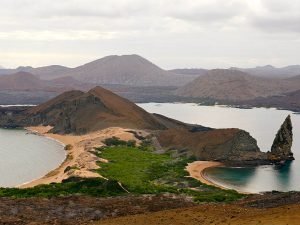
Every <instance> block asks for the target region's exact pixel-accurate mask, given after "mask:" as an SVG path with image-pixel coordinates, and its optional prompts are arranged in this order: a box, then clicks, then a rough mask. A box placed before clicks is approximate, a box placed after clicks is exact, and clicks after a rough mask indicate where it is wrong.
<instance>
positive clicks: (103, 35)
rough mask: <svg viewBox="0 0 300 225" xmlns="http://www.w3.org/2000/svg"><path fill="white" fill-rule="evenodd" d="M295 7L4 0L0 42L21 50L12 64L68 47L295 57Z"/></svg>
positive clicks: (163, 0)
mask: <svg viewBox="0 0 300 225" xmlns="http://www.w3.org/2000/svg"><path fill="white" fill-rule="evenodd" d="M299 8H300V2H299V0H288V1H283V0H251V1H245V0H159V1H153V0H101V1H100V0H63V1H61V0H1V1H0V50H1V54H2V55H1V56H2V57H4V58H5V55H7V56H10V52H12V51H13V52H14V54H15V55H16V54H17V52H18V51H19V53H20V57H9V60H10V61H11V62H10V63H9V65H16V66H17V65H20V64H24V63H23V62H22V61H21V60H22V59H24V55H26V54H28V55H30V57H33V58H36V60H35V59H33V60H31V61H30V62H36V63H35V65H36V64H37V63H40V62H41V61H40V60H39V59H38V58H37V57H38V56H40V55H41V54H45V57H42V58H43V63H45V62H46V61H47V58H48V59H49V64H52V62H51V60H53V59H54V58H55V57H53V56H55V55H59V54H61V55H67V56H68V57H63V58H60V59H66V60H65V62H66V63H68V64H69V65H72V66H73V65H78V62H79V61H80V60H82V62H83V63H85V62H87V61H88V60H84V59H83V57H79V56H80V55H82V56H84V57H87V58H89V59H90V58H98V57H102V56H105V55H107V54H131V53H137V54H141V55H144V56H146V57H147V56H149V57H150V59H154V61H155V62H158V64H160V63H159V60H161V61H162V62H163V64H164V65H166V67H169V68H172V67H177V66H185V67H188V66H189V65H188V64H189V62H190V64H191V65H193V66H194V67H197V63H198V64H199V66H200V67H214V66H212V65H215V66H216V67H219V66H225V65H230V66H234V65H235V62H236V63H237V64H242V62H244V64H245V65H247V66H250V65H249V63H253V64H254V63H259V62H261V64H264V63H266V64H269V62H267V61H268V60H269V61H271V62H276V63H278V64H279V63H280V62H281V63H282V64H283V63H287V62H289V61H290V62H291V63H293V64H295V63H296V64H297V60H296V59H297V58H298V59H299V58H300V53H298V52H297V51H296V49H297V47H300V46H299V35H298V34H299V32H300V27H299V26H300V25H299V24H300V23H299V22H298V21H300V11H299V10H298V9H299ZM278 43H280V46H278V45H279V44H278ZM279 49H280V51H279ZM47 55H48V56H47ZM70 55H74V58H73V59H72V57H69V56H70ZM278 55H280V57H279V56H278ZM271 57H273V59H272V58H271ZM220 59H221V60H220ZM226 59H227V60H226ZM247 59H249V60H247ZM250 59H251V60H250ZM253 59H257V60H256V61H255V60H253ZM72 60H73V63H72ZM280 60H281V61H280ZM2 61H3V60H2ZM26 62H27V61H26ZM0 63H1V64H3V63H2V62H1V58H0ZM5 63H7V61H6V62H5ZM202 63H203V64H204V65H202ZM61 64H64V62H61ZM183 64H185V65H183ZM164 65H162V66H164ZM4 66H6V64H4ZM238 66H241V65H238Z"/></svg>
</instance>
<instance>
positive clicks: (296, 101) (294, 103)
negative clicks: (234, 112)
mask: <svg viewBox="0 0 300 225" xmlns="http://www.w3.org/2000/svg"><path fill="white" fill-rule="evenodd" d="M241 104H244V105H248V106H254V107H274V108H279V109H288V110H291V111H295V112H300V87H299V90H297V91H293V92H288V93H284V94H281V95H275V96H270V97H266V98H256V99H253V100H250V101H246V102H241Z"/></svg>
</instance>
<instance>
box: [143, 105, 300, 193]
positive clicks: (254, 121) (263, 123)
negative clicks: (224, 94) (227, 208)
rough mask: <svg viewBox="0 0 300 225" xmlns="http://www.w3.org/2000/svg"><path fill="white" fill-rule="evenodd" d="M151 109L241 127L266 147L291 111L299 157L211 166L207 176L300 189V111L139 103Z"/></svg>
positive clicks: (243, 186) (242, 186)
mask: <svg viewBox="0 0 300 225" xmlns="http://www.w3.org/2000/svg"><path fill="white" fill-rule="evenodd" d="M139 106H141V107H142V108H144V109H145V110H147V111H148V112H153V113H160V114H163V115H165V116H168V117H171V118H174V119H178V120H181V121H184V122H187V123H196V124H201V125H203V126H208V127H213V128H232V127H233V128H241V129H244V130H246V131H248V132H250V134H251V135H252V136H253V137H254V138H255V139H256V140H257V143H258V146H259V147H260V149H261V150H262V151H268V150H270V148H271V145H272V142H273V140H274V138H275V134H276V133H277V131H278V129H279V127H280V125H281V124H282V122H283V121H284V119H285V118H286V116H287V115H288V114H291V119H292V123H293V128H294V129H293V133H294V142H293V147H292V151H293V152H294V156H295V158H296V160H295V161H293V162H291V163H289V164H287V165H285V166H280V167H279V166H273V165H268V166H258V167H255V168H224V167H222V168H210V169H208V170H206V176H208V177H209V179H212V180H213V181H215V182H216V183H218V184H219V185H223V186H226V187H228V188H233V189H237V190H241V191H245V192H261V191H272V190H278V191H291V190H297V191H300V114H292V112H290V111H286V110H276V109H266V108H253V109H238V108H229V107H221V106H200V105H197V104H192V103H176V104H174V103H160V104H159V105H157V104H156V103H144V104H139Z"/></svg>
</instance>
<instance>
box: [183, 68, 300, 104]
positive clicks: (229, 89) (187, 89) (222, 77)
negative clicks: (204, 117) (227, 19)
mask: <svg viewBox="0 0 300 225" xmlns="http://www.w3.org/2000/svg"><path fill="white" fill-rule="evenodd" d="M299 86H300V82H294V81H290V80H287V79H286V80H283V79H268V78H261V77H255V76H251V75H249V74H247V73H244V72H241V71H238V70H222V69H216V70H211V71H208V72H207V73H206V75H203V76H201V77H198V78H197V79H195V80H194V81H192V82H190V83H189V84H187V85H185V86H183V87H181V88H179V89H178V90H177V94H178V95H179V96H185V97H195V98H208V99H214V100H231V101H242V100H249V99H255V98H258V97H268V96H273V95H278V94H281V93H286V92H290V91H293V90H297V89H299Z"/></svg>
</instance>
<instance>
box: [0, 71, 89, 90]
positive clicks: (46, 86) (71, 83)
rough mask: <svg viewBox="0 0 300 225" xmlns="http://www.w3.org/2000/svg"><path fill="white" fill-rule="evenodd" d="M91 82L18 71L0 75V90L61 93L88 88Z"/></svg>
mask: <svg viewBox="0 0 300 225" xmlns="http://www.w3.org/2000/svg"><path fill="white" fill-rule="evenodd" d="M90 88H91V84H85V83H83V82H80V81H78V80H75V79H74V78H72V77H61V78H56V79H53V80H42V79H40V78H39V77H37V76H35V75H33V74H31V73H28V72H17V73H15V74H10V75H7V76H0V91H4V90H11V91H36V90H40V91H51V92H57V93H61V92H63V91H66V90H72V89H80V90H87V89H90Z"/></svg>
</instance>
